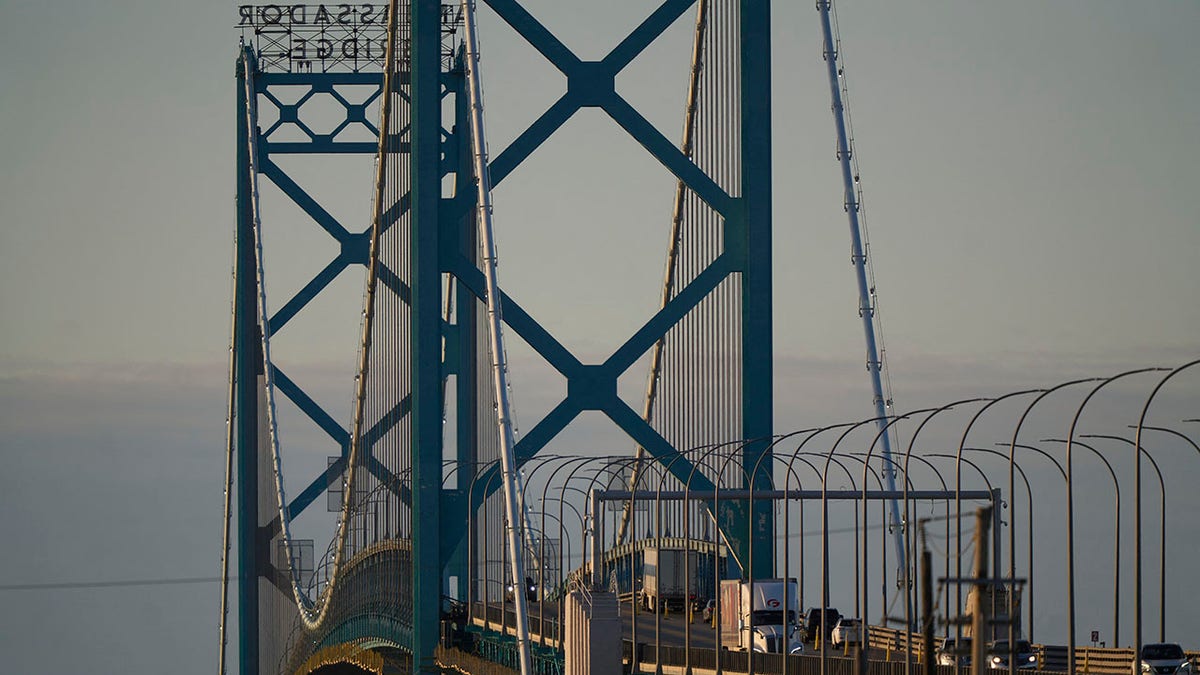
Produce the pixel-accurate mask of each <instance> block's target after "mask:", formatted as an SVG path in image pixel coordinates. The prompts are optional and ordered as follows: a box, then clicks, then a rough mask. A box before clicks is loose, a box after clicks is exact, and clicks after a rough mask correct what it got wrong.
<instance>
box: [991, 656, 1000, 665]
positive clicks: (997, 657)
mask: <svg viewBox="0 0 1200 675" xmlns="http://www.w3.org/2000/svg"><path fill="white" fill-rule="evenodd" d="M992 663H995V664H999V663H1000V657H999V656H993V657H992Z"/></svg>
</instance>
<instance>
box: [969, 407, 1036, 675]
mask: <svg viewBox="0 0 1200 675" xmlns="http://www.w3.org/2000/svg"><path fill="white" fill-rule="evenodd" d="M1043 391H1044V390H1042V389H1026V390H1022V391H1014V392H1010V393H1007V394H1004V395H1002V396H997V397H996V398H994V399H992V400H990V401H988V402H987V403H985V404H983V405H982V406H980V407H979V410H977V411H975V414H974V415H972V416H971V421H969V422H967V425H966V426H965V427H963V433H962V438H961V439H959V441H958V450H957V451H956V452H955V461H954V541H955V542H956V543H957V542H961V541H962V490H960V489H959V486H961V485H962V462H961V460H962V451H963V446H965V445H966V444H967V437H968V436H969V435H970V433H971V429H972V427H974V426H975V422H977V421H978V420H979V418H980V417H983V413H985V412H987V410H988V409H989V408H991V407H992V406H994V405H996V404H997V403H1000V402H1001V401H1005V400H1007V399H1010V398H1015V397H1017V396H1024V395H1025V394H1035V393H1041V392H1043ZM1013 491H1014V485H1013V476H1012V469H1011V467H1010V469H1009V476H1008V496H1009V502H1012V501H1013V498H1012V495H1013ZM1009 513H1010V516H1009V518H1010V519H1012V521H1013V522H1014V523H1015V522H1016V515H1015V512H1014V511H1012V510H1011V507H1010V510H1009ZM1008 533H1009V537H1008V547H1009V561H1010V564H1011V566H1012V567H1015V563H1013V560H1014V558H1013V546H1014V545H1015V542H1016V539H1015V530H1014V528H1013V527H1010V528H1009V530H1008ZM995 536H996V537H999V536H1000V533H999V532H996V535H995ZM996 541H997V542H999V539H997V540H996ZM992 560H993V561H994V567H995V569H996V570H997V572H999V570H1000V551H996V553H995V556H994V557H993V558H992ZM947 576H949V575H947ZM955 576H957V577H958V578H959V579H961V578H962V557H961V556H959V557H958V558H956V560H955ZM995 576H1000V575H999V574H998V573H997V574H996V575H995ZM1010 576H1011V574H1010ZM946 593H947V595H948V594H949V589H947V591H946ZM1010 593H1011V591H1010ZM955 597H956V602H957V606H958V607H959V608H961V607H962V584H955ZM992 597H993V598H994V597H995V594H993V596H992ZM1008 605H1009V607H1008V610H1009V611H1008V614H1009V616H1012V614H1013V612H1012V609H1013V606H1012V605H1013V603H1012V601H1011V596H1010V601H1009V603H1008ZM956 636H957V638H958V640H959V641H960V642H961V640H962V626H961V625H960V626H959V627H958V630H957V633H956ZM1016 637H1017V636H1016V635H1014V634H1013V631H1012V624H1011V623H1010V624H1009V631H1008V644H1009V646H1010V647H1011V646H1012V645H1013V644H1015V643H1014V640H1016ZM960 669H961V665H960V664H959V662H958V659H955V660H954V670H955V672H958V671H959V670H960ZM1008 670H1009V673H1010V675H1016V659H1014V658H1013V655H1012V654H1009V658H1008Z"/></svg>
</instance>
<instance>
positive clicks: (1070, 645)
mask: <svg viewBox="0 0 1200 675" xmlns="http://www.w3.org/2000/svg"><path fill="white" fill-rule="evenodd" d="M1155 370H1163V369H1162V368H1138V369H1136V370H1127V371H1125V372H1123V373H1117V374H1116V375H1113V376H1112V377H1109V378H1107V379H1104V380H1101V381H1100V383H1099V384H1097V385H1096V386H1095V387H1092V390H1091V391H1089V392H1088V395H1087V396H1085V397H1084V399H1083V401H1082V402H1081V403H1080V404H1079V408H1077V409H1076V410H1075V416H1074V417H1073V418H1071V427H1070V429H1069V430H1068V431H1067V532H1068V533H1069V534H1070V537H1071V541H1069V542H1067V624H1068V626H1067V630H1068V634H1067V669H1068V672H1072V673H1073V672H1075V545H1074V533H1075V491H1074V478H1075V474H1074V472H1073V471H1074V470H1073V464H1072V463H1071V445H1072V443H1073V441H1074V440H1075V427H1076V426H1077V425H1078V424H1079V418H1080V416H1082V415H1083V409H1084V408H1085V407H1087V404H1088V401H1090V400H1092V397H1093V396H1095V395H1096V394H1097V393H1099V391H1100V390H1101V389H1103V388H1104V387H1106V386H1108V385H1110V384H1112V383H1113V382H1116V381H1117V380H1119V379H1121V378H1124V377H1129V376H1130V375H1137V374H1138V373H1146V372H1150V371H1155ZM1151 396H1153V395H1151ZM1014 438H1015V436H1014ZM1138 466H1139V467H1140V466H1141V465H1140V464H1138ZM1141 480H1142V478H1141V473H1140V471H1139V472H1138V473H1137V475H1136V476H1135V483H1136V484H1135V485H1134V488H1135V490H1136V492H1137V494H1138V500H1139V501H1140V499H1141V490H1140V486H1141ZM1135 508H1136V509H1137V511H1138V514H1139V517H1138V519H1137V520H1138V522H1137V524H1136V526H1137V536H1135V537H1134V538H1135V539H1136V540H1137V544H1136V546H1135V551H1136V553H1137V560H1136V572H1135V574H1134V576H1135V577H1136V578H1137V589H1136V591H1135V593H1134V601H1135V602H1136V603H1137V613H1136V615H1135V622H1136V623H1135V627H1136V628H1135V633H1137V645H1138V646H1137V648H1138V650H1139V651H1140V650H1141V630H1142V596H1141V593H1142V581H1141V573H1142V561H1141V557H1142V550H1141V543H1140V542H1141V534H1142V528H1141V522H1140V520H1141V518H1140V514H1141V505H1140V504H1135ZM1114 639H1115V636H1114Z"/></svg>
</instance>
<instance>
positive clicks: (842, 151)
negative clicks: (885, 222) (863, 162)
mask: <svg viewBox="0 0 1200 675" xmlns="http://www.w3.org/2000/svg"><path fill="white" fill-rule="evenodd" d="M831 4H832V0H818V2H817V10H818V11H819V12H820V13H821V30H822V31H823V32H824V35H825V51H824V57H825V66H826V69H827V71H828V73H829V95H830V98H831V99H832V109H833V120H834V125H835V126H836V127H837V155H838V161H839V162H840V163H841V168H842V183H843V186H844V189H845V209H846V215H847V216H849V219H850V244H851V254H850V255H851V262H852V263H853V265H854V271H855V273H856V276H857V278H858V313H859V315H860V316H861V317H862V323H863V333H864V335H865V337H866V343H867V371H868V372H869V373H870V374H871V388H872V390H873V391H874V394H875V415H876V417H878V418H879V421H878V424H879V428H880V430H881V431H882V432H883V433H882V436H881V438H880V440H881V441H883V448H882V451H883V458H884V459H883V461H884V462H887V463H890V462H891V459H892V449H891V445H890V443H889V441H888V433H887V428H888V424H887V419H885V418H886V415H887V410H888V408H889V407H890V406H891V400H890V398H885V397H884V392H883V384H882V382H881V380H880V371H881V370H882V366H881V356H880V353H879V352H878V351H877V346H876V340H875V324H874V317H875V308H874V307H873V305H872V296H873V295H874V291H875V289H874V287H873V286H871V287H868V285H867V259H866V256H865V255H864V254H863V242H862V226H861V224H860V222H859V217H858V210H859V205H858V195H857V193H856V192H855V189H854V185H855V182H856V180H855V176H854V175H853V174H852V172H851V170H850V158H851V154H850V143H849V140H848V136H847V133H846V117H847V113H846V110H845V107H844V105H843V103H842V91H841V87H840V86H839V78H840V77H841V68H840V67H839V66H838V60H837V59H838V50H837V45H836V43H835V41H834V39H833V28H832V25H831V22H830V17H829V14H830V5H831ZM885 473H886V474H887V483H888V488H887V489H888V490H889V491H891V492H893V493H894V492H895V491H896V475H895V472H894V471H885ZM891 509H892V520H893V521H894V522H897V523H900V522H901V520H900V506H899V503H898V502H897V501H896V500H895V499H892V500H891ZM904 529H905V528H904V527H901V528H897V529H896V532H895V536H894V541H895V545H896V556H897V557H898V559H899V560H900V561H902V564H904V565H908V558H907V556H906V555H905V554H906V551H907V547H906V545H905V538H904V537H905V535H904V532H903V531H902V530H904ZM906 592H907V591H906Z"/></svg>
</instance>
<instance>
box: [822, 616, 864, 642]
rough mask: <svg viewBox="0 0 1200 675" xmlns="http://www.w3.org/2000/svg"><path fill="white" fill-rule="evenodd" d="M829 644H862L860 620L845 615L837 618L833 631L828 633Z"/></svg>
mask: <svg viewBox="0 0 1200 675" xmlns="http://www.w3.org/2000/svg"><path fill="white" fill-rule="evenodd" d="M829 644H831V645H833V646H834V647H837V648H842V647H845V646H846V645H858V644H862V621H861V620H859V619H852V618H850V617H846V616H843V617H842V618H841V619H838V622H837V625H835V626H834V627H833V632H831V633H830V634H829Z"/></svg>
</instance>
